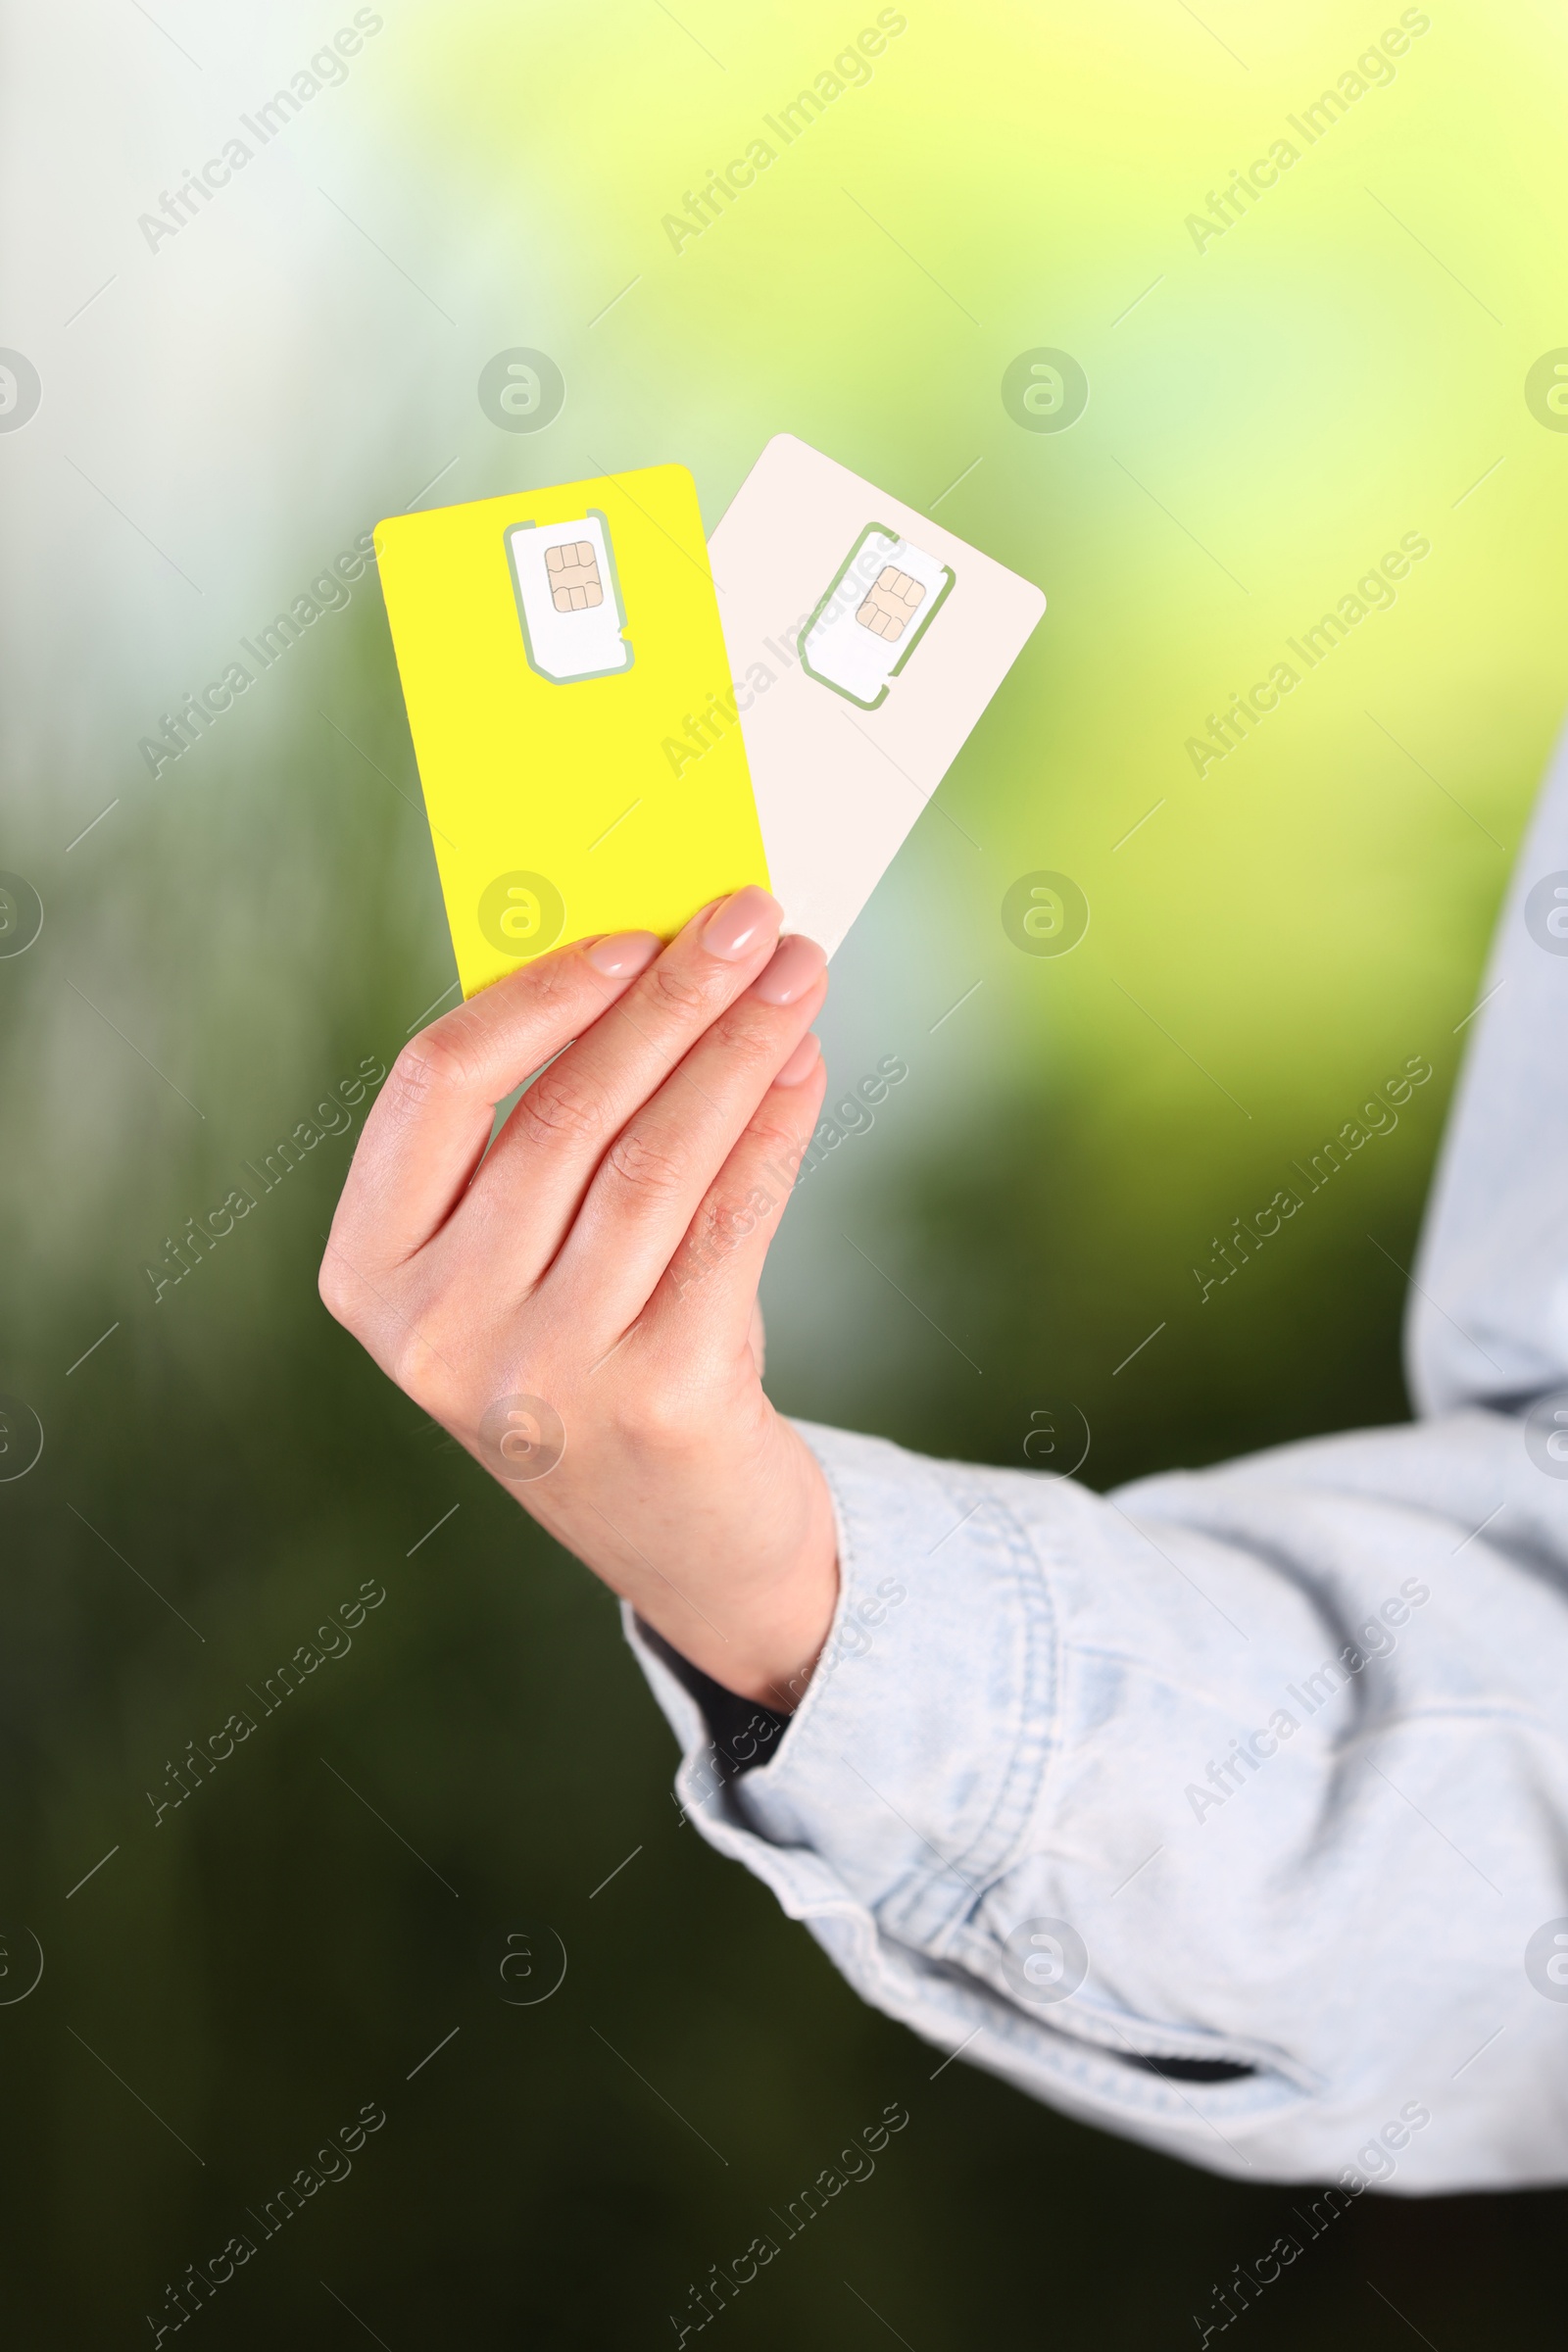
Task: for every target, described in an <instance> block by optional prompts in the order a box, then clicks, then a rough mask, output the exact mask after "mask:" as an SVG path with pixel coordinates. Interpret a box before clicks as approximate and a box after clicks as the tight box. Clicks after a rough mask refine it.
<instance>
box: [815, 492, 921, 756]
mask: <svg viewBox="0 0 1568 2352" xmlns="http://www.w3.org/2000/svg"><path fill="white" fill-rule="evenodd" d="M955 577H956V574H955V572H954V570H953V567H952V565H951V564H941V563H939V562H938V561H937V559H936V557H935V556H928V555H926V554H925V553H924V552H923V551H922V550H921V549H920V548H918V547H914V546H911V544H910V543H909V541H908V540H907V539H903V538H901V537H900V536H899V534H898V532H897V531H893V530H889V529H888V528H887V527H886V525H885V524H882V523H871V524H868V525H867V527H866V529H865V530H863V531H862V532H861V533H860V536H859V538H858V540H857V541H856V543H855V545H854V546H853V547H852V548H851V550H850V552H849V555H848V556H847V558H846V559H845V561H844V563H843V564H841V565H840V566H839V569H838V570H837V572H836V573H835V574H834V576H833V578H832V580H831V581H830V582H829V584H828V589H827V593H826V594H825V596H824V597H823V598H822V601H821V603H820V604H819V605H818V606H817V608H816V611H815V612H814V613H812V614H811V617H810V619H809V621H808V622H807V624H806V627H805V629H804V630H803V631H802V633H801V640H800V649H801V667H802V668H803V669H804V670H805V671H806V674H807V676H808V677H811V678H815V680H816V682H817V684H818V685H819V686H827V687H830V688H831V689H832V691H833V692H834V693H835V694H842V695H843V696H844V697H845V698H846V700H847V701H849V702H852V703H858V705H859V707H860V709H861V710H862V711H875V710H876V709H877V708H878V706H879V705H880V704H881V703H882V702H883V701H884V700H885V699H886V696H887V691H888V682H889V680H890V679H892V678H896V677H897V676H898V674H899V672H900V670H901V669H902V668H903V667H904V665H905V663H906V662H907V661H908V659H909V656H910V655H911V654H912V653H913V651H914V649H915V647H916V645H917V644H918V643H919V641H920V639H921V638H922V637H923V636H924V634H925V632H926V630H927V629H928V628H929V627H930V625H931V622H932V620H933V619H934V617H935V615H936V613H937V612H938V610H939V608H940V606H941V604H942V601H943V599H944V597H945V596H946V595H947V593H948V591H949V589H950V588H951V587H952V586H953V583H954V579H955Z"/></svg>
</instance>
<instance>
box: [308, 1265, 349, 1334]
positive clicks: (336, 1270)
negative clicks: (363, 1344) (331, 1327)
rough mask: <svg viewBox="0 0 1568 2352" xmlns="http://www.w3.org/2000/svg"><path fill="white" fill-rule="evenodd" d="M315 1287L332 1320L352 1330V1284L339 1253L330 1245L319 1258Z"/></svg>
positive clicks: (345, 1328) (347, 1329)
mask: <svg viewBox="0 0 1568 2352" xmlns="http://www.w3.org/2000/svg"><path fill="white" fill-rule="evenodd" d="M316 1288H317V1290H318V1292H319V1295H320V1300H321V1304H322V1305H323V1306H324V1307H325V1309H326V1311H327V1313H328V1314H329V1315H330V1316H331V1318H332V1320H333V1322H334V1323H341V1324H342V1326H343V1328H344V1330H345V1331H352V1330H353V1329H354V1320H355V1318H354V1297H353V1285H352V1284H351V1282H350V1279H349V1276H348V1273H347V1270H346V1268H345V1266H344V1263H343V1259H342V1257H341V1255H340V1254H339V1252H338V1251H337V1250H334V1249H332V1248H331V1247H330V1246H329V1247H328V1249H327V1251H326V1254H325V1256H324V1257H323V1258H322V1259H321V1268H320V1272H319V1274H318V1275H317V1277H316Z"/></svg>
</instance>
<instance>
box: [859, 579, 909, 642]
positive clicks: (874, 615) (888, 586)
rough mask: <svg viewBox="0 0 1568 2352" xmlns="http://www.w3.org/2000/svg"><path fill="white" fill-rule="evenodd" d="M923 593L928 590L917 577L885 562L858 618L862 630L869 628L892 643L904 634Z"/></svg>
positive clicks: (876, 635) (874, 634) (873, 633)
mask: <svg viewBox="0 0 1568 2352" xmlns="http://www.w3.org/2000/svg"><path fill="white" fill-rule="evenodd" d="M924 596H925V589H924V588H923V587H922V585H921V583H920V582H919V581H918V580H913V579H911V578H910V577H909V574H908V573H907V571H900V570H899V569H898V568H897V567H896V566H895V565H894V564H883V566H882V569H881V571H880V572H879V573H878V574H877V579H876V585H875V586H874V587H873V588H872V589H871V590H870V592H869V593H868V595H867V597H866V600H865V602H864V604H863V605H862V606H861V607H860V610H859V611H858V613H857V614H856V615H855V617H856V619H857V620H858V622H859V624H860V626H861V628H862V629H869V630H870V631H871V634H872V635H873V636H874V637H885V638H886V639H887V641H888V643H889V644H890V645H891V644H893V643H894V642H895V641H896V640H897V639H898V638H900V637H902V636H903V635H904V632H905V630H906V629H907V627H908V625H909V622H910V621H911V620H912V619H913V618H914V613H915V608H916V606H918V605H919V604H920V603H921V601H922V600H923V598H924Z"/></svg>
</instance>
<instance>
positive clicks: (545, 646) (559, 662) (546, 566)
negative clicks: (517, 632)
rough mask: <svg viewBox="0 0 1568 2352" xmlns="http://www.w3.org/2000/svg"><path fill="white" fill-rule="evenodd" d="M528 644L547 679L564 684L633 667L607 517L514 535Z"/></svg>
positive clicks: (516, 529)
mask: <svg viewBox="0 0 1568 2352" xmlns="http://www.w3.org/2000/svg"><path fill="white" fill-rule="evenodd" d="M507 555H508V559H509V561H510V563H511V564H512V580H513V586H514V588H515V591H516V597H517V613H518V616H519V618H520V619H521V622H522V641H523V644H524V646H525V648H526V649H527V655H528V661H529V664H530V666H531V667H532V668H534V669H535V670H537V671H538V673H539V675H540V676H541V677H542V678H550V679H553V680H554V681H555V683H556V684H557V685H564V684H566V683H567V682H568V681H569V680H570V679H573V678H603V677H608V676H610V675H612V674H613V672H614V671H615V670H620V669H629V668H630V667H631V661H632V651H631V647H630V646H629V645H628V644H627V642H626V639H625V637H624V635H623V634H622V631H623V630H624V627H625V622H626V615H625V613H624V612H623V611H622V609H621V602H620V590H619V587H618V585H617V583H616V579H615V566H614V561H613V556H612V554H611V547H610V533H609V530H608V529H607V527H606V523H605V518H604V516H603V515H600V514H598V513H594V514H590V515H583V516H581V517H580V519H578V520H575V521H572V522H551V523H543V524H535V523H517V524H515V525H514V526H513V528H512V529H510V530H509V531H508V532H507Z"/></svg>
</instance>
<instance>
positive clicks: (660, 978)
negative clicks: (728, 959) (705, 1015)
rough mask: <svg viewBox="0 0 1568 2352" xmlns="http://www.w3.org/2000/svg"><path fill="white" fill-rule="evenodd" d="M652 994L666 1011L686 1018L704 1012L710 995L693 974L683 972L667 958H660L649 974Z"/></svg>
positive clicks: (709, 1002)
mask: <svg viewBox="0 0 1568 2352" xmlns="http://www.w3.org/2000/svg"><path fill="white" fill-rule="evenodd" d="M649 982H650V987H651V991H652V994H653V995H654V996H655V998H657V999H658V1001H659V1002H660V1003H661V1005H663V1006H664V1007H665V1008H666V1009H667V1010H668V1011H670V1012H674V1013H680V1014H683V1015H685V1016H686V1017H688V1018H692V1017H695V1015H697V1014H698V1013H701V1012H706V1011H707V1010H708V1007H709V1005H710V1004H711V1001H712V999H711V992H710V990H709V988H708V987H707V986H706V985H705V984H704V982H703V981H701V980H699V979H698V977H697V975H696V973H695V972H689V971H684V970H683V969H682V968H681V966H680V965H679V964H678V963H674V962H671V960H670V959H669V957H668V956H662V957H661V958H660V960H659V962H658V963H656V964H655V966H654V968H653V970H652V972H651V973H650V974H649Z"/></svg>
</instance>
